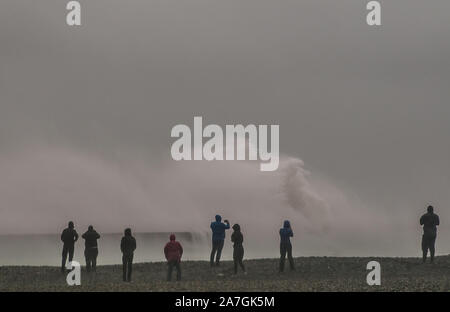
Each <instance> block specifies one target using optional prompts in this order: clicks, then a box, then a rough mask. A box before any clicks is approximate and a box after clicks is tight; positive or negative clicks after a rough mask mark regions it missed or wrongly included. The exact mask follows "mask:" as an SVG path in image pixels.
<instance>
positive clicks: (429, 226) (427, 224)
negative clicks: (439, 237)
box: [420, 212, 439, 236]
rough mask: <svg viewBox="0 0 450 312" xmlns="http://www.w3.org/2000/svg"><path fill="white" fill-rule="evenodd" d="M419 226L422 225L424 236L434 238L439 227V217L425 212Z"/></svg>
mask: <svg viewBox="0 0 450 312" xmlns="http://www.w3.org/2000/svg"><path fill="white" fill-rule="evenodd" d="M420 225H423V234H424V235H425V236H436V234H437V227H436V226H438V225H439V217H438V215H437V214H435V213H434V212H427V213H426V214H424V215H423V216H422V217H421V218H420Z"/></svg>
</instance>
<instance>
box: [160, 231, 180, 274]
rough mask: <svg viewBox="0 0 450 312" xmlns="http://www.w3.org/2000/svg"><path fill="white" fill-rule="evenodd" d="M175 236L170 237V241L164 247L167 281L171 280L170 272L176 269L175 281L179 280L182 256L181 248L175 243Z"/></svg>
mask: <svg viewBox="0 0 450 312" xmlns="http://www.w3.org/2000/svg"><path fill="white" fill-rule="evenodd" d="M175 239H176V237H175V234H171V235H170V241H169V242H168V243H167V244H166V246H165V247H164V255H165V256H166V259H167V267H168V268H167V281H170V280H171V279H172V271H173V268H174V267H175V268H176V269H177V281H180V280H181V266H180V263H181V256H183V247H182V246H181V244H180V243H179V242H177V241H176V240H175Z"/></svg>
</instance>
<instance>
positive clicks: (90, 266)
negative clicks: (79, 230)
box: [81, 225, 100, 272]
mask: <svg viewBox="0 0 450 312" xmlns="http://www.w3.org/2000/svg"><path fill="white" fill-rule="evenodd" d="M81 237H82V238H83V239H84V257H85V258H86V271H88V272H91V270H92V271H94V272H95V271H96V268H97V256H98V245H97V240H98V239H99V238H100V234H98V233H97V231H96V230H94V227H93V226H92V225H89V227H88V230H87V231H86V232H85V233H84V234H83V235H81Z"/></svg>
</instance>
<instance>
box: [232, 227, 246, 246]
mask: <svg viewBox="0 0 450 312" xmlns="http://www.w3.org/2000/svg"><path fill="white" fill-rule="evenodd" d="M233 230H234V232H233V234H231V241H232V242H233V247H234V248H236V247H241V246H242V243H243V242H244V236H243V235H242V233H241V227H240V226H239V224H235V225H233Z"/></svg>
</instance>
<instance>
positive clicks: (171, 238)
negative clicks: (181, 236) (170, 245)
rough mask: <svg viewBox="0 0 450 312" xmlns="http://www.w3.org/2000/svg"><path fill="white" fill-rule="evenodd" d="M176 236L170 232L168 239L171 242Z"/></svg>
mask: <svg viewBox="0 0 450 312" xmlns="http://www.w3.org/2000/svg"><path fill="white" fill-rule="evenodd" d="M176 238H177V237H176V236H175V234H170V241H171V242H173V241H175V239H176Z"/></svg>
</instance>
